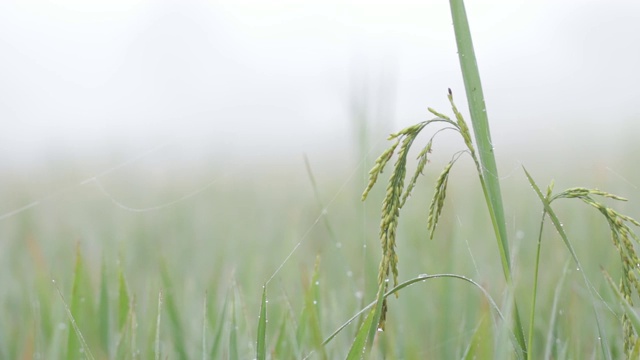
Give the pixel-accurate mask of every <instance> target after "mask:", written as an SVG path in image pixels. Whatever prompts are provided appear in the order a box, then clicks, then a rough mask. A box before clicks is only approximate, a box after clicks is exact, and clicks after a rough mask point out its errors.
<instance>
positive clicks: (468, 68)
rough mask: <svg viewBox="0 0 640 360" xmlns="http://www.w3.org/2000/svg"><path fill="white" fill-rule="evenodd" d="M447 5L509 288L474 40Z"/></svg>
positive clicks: (458, 10) (457, 0)
mask: <svg viewBox="0 0 640 360" xmlns="http://www.w3.org/2000/svg"><path fill="white" fill-rule="evenodd" d="M450 5H451V16H452V19H453V28H454V32H455V37H456V44H457V47H458V58H459V60H460V69H461V71H462V77H463V80H464V87H465V90H466V94H467V102H468V104H469V112H470V114H471V123H472V125H473V132H474V134H475V139H476V144H477V147H478V153H479V156H480V164H481V174H480V182H481V183H482V190H483V192H484V196H485V200H486V202H487V206H488V209H489V214H490V216H491V222H492V223H493V228H494V232H495V235H496V240H497V242H498V249H499V251H500V259H501V261H502V270H503V273H504V277H505V279H506V280H507V283H509V286H511V285H512V284H511V283H512V279H511V277H512V276H511V261H510V260H509V256H510V253H509V241H508V239H507V227H506V224H507V222H506V220H505V214H504V205H503V203H502V193H501V191H500V179H499V177H498V167H497V165H496V159H495V156H494V153H493V143H492V141H491V132H490V130H489V120H488V116H487V108H486V105H485V101H484V94H483V91H482V83H481V81H480V72H479V71H478V64H477V61H476V56H475V51H474V48H473V41H472V39H471V30H470V29H469V21H468V20H467V14H466V10H465V7H464V2H463V1H462V0H451V1H450ZM514 301H515V299H514ZM514 312H515V314H514V320H515V327H516V337H517V339H518V343H519V344H520V347H521V348H522V350H523V351H524V353H525V354H526V352H527V345H526V342H525V338H524V332H523V328H522V321H521V320H520V314H519V310H518V304H517V303H515V304H514Z"/></svg>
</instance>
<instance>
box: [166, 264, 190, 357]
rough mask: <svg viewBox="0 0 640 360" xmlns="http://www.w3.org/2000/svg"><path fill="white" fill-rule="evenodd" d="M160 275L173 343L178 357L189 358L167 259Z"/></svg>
mask: <svg viewBox="0 0 640 360" xmlns="http://www.w3.org/2000/svg"><path fill="white" fill-rule="evenodd" d="M160 277H161V278H162V284H163V285H164V287H165V296H164V300H165V303H166V305H167V306H166V309H167V315H168V316H169V324H170V325H171V326H170V328H171V335H172V336H171V337H172V338H173V345H174V347H175V350H176V352H177V353H178V358H179V359H181V360H186V359H189V356H188V355H187V348H186V345H185V340H184V330H183V328H182V321H181V319H180V312H179V311H178V307H177V305H176V301H175V297H174V296H175V292H176V289H175V288H174V287H173V284H172V282H171V278H170V275H169V271H168V270H167V265H166V263H165V261H162V262H161V263H160Z"/></svg>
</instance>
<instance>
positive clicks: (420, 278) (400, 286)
mask: <svg viewBox="0 0 640 360" xmlns="http://www.w3.org/2000/svg"><path fill="white" fill-rule="evenodd" d="M439 278H449V279H458V280H462V281H465V282H467V283H470V284H471V285H473V286H475V287H476V288H478V289H479V290H480V291H481V292H482V294H483V295H484V297H485V298H486V299H487V301H488V303H489V305H490V306H491V309H493V311H494V312H495V313H496V314H497V315H498V317H499V318H500V320H502V321H505V317H504V315H503V314H502V312H501V311H500V308H499V307H498V305H497V304H496V302H495V300H493V298H492V297H491V294H489V292H488V291H487V290H486V289H485V288H484V287H482V285H480V284H478V283H477V282H475V281H474V280H473V279H470V278H468V277H466V276H463V275H458V274H434V275H420V276H418V277H415V278H413V279H410V280H407V281H405V282H402V283H400V284H398V286H396V287H394V288H393V289H391V290H389V291H387V292H386V293H384V294H381V295H380V294H379V296H378V298H377V299H376V301H374V302H372V303H370V304H369V305H367V306H365V307H364V308H363V309H361V310H360V311H359V312H358V313H356V314H355V315H353V316H352V317H351V318H350V319H349V320H347V321H346V322H345V323H344V324H342V325H341V326H340V327H339V328H338V329H337V330H336V331H334V332H333V333H331V335H329V337H327V338H326V339H325V340H324V342H323V345H326V344H328V343H329V342H331V340H333V339H334V338H335V337H336V336H337V335H338V334H339V333H340V332H341V331H342V330H344V329H345V328H346V327H347V326H348V325H349V324H351V323H352V322H353V321H354V320H356V319H357V318H358V317H360V316H361V315H362V314H364V313H365V312H367V311H369V310H371V308H373V307H374V306H376V309H374V310H373V311H370V313H369V316H367V319H366V320H365V321H364V323H363V325H362V327H361V328H360V330H359V331H358V334H357V335H358V336H360V335H361V333H362V332H363V328H365V325H367V326H370V325H371V324H377V323H378V322H373V320H376V319H375V318H373V317H371V318H370V316H371V315H372V314H375V312H376V310H378V311H381V308H382V299H384V298H387V297H389V296H391V295H392V294H395V293H397V292H399V291H400V290H402V289H404V288H406V287H407V286H410V285H413V284H416V283H425V280H429V279H439ZM378 316H379V315H378ZM376 330H377V329H375V330H374V334H375V331H376ZM510 338H511V341H512V344H513V346H514V349H515V350H516V353H517V354H520V353H519V352H518V348H519V344H518V342H517V340H516V337H515V334H513V333H510ZM354 344H355V341H354ZM362 346H364V345H362ZM351 347H352V350H353V348H354V346H353V345H352V346H351ZM361 350H362V349H361ZM350 353H351V351H350ZM354 354H358V353H357V352H354ZM360 354H362V353H360ZM354 359H359V357H355V358H354Z"/></svg>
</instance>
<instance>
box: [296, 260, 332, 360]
mask: <svg viewBox="0 0 640 360" xmlns="http://www.w3.org/2000/svg"><path fill="white" fill-rule="evenodd" d="M320 319H321V316H320V258H319V257H317V258H316V263H315V266H314V271H313V275H312V276H311V282H310V283H309V284H308V286H307V289H306V293H305V298H304V308H303V310H302V314H301V315H300V322H299V324H298V331H297V336H296V338H297V342H298V344H303V343H304V342H305V340H307V339H308V340H309V341H310V342H311V346H312V347H313V350H314V351H319V352H320V357H321V358H322V359H326V358H327V354H326V353H325V351H324V349H323V346H322V326H321V324H320Z"/></svg>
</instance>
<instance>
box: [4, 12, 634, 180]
mask: <svg viewBox="0 0 640 360" xmlns="http://www.w3.org/2000/svg"><path fill="white" fill-rule="evenodd" d="M467 11H468V15H469V18H470V22H471V29H472V33H473V36H474V41H475V47H476V51H477V56H478V62H479V67H480V71H481V75H482V79H483V82H484V87H485V95H486V99H487V106H488V111H489V117H490V121H491V125H492V130H493V137H494V139H493V140H494V143H495V146H496V148H497V150H498V151H500V150H504V152H507V151H508V152H510V153H518V154H519V156H525V155H526V154H528V153H532V152H538V151H541V150H543V149H542V148H549V147H550V148H554V149H553V150H554V151H556V150H557V149H573V150H575V149H576V147H577V148H579V149H580V150H579V151H578V152H580V153H585V154H586V155H587V156H590V155H592V156H593V155H596V154H597V153H599V152H601V151H603V150H606V149H609V148H610V146H611V145H612V144H615V145H621V144H624V143H625V142H632V141H633V140H632V137H633V136H634V134H635V133H637V129H638V127H637V126H636V125H635V123H637V119H638V117H640V110H639V108H638V106H637V99H638V95H639V94H640V91H639V90H638V86H637V84H638V83H639V82H640V72H639V71H637V64H638V63H640V47H638V46H637V45H636V44H638V43H640V4H638V3H635V2H631V1H613V2H596V1H587V2H578V1H566V2H552V1H536V2H521V1H518V2H484V1H483V2H469V4H467ZM450 18H451V16H450V13H449V8H448V4H447V3H446V2H432V1H399V2H384V1H335V2H334V1H270V2H262V1H130V0H127V1H123V0H116V1H108V2H107V1H92V2H86V1H72V0H63V1H56V2H50V1H37V0H32V1H27V2H25V1H3V2H2V3H1V4H0V47H1V48H2V56H0V79H2V80H1V81H0V98H1V99H2V100H1V101H0V118H1V119H2V121H3V126H2V131H1V132H0V167H1V168H2V170H3V171H6V170H7V169H15V168H23V167H30V166H33V165H37V164H42V163H47V162H51V161H53V160H56V161H58V160H60V159H64V160H67V161H80V160H82V161H87V160H88V161H95V160H96V158H104V157H110V158H111V159H112V160H113V157H114V156H115V157H116V158H117V159H118V160H126V159H130V158H132V157H136V156H139V155H141V154H144V153H146V152H148V151H150V150H152V151H153V149H157V148H158V147H160V148H164V149H165V150H167V151H166V152H165V153H168V154H169V155H170V156H171V157H173V158H174V160H175V159H179V162H183V161H194V160H196V161H200V160H202V159H210V158H229V157H234V158H235V157H238V158H242V159H251V158H256V157H258V158H262V157H265V156H266V157H267V158H271V159H280V160H282V159H283V157H284V158H287V159H288V160H291V161H295V162H298V163H301V159H302V154H303V153H307V154H318V156H319V154H325V155H336V154H344V152H345V151H350V150H353V145H354V144H355V142H354V139H356V138H358V137H362V135H363V134H366V133H367V132H371V133H370V134H369V135H373V133H375V135H374V136H369V137H373V138H375V140H376V141H378V140H382V139H383V138H384V134H385V133H387V132H390V131H393V130H397V129H399V128H401V127H403V126H406V125H408V124H412V123H415V122H417V121H421V120H425V119H427V118H429V116H430V115H429V114H428V113H427V111H426V109H427V107H428V106H430V107H433V108H436V109H439V111H448V110H449V108H448V104H447V101H446V90H447V88H452V90H453V92H454V95H455V98H456V99H457V102H458V104H459V105H460V108H461V109H463V110H466V106H465V98H464V88H463V85H462V79H461V75H460V71H459V65H458V62H457V55H456V48H455V41H454V35H453V29H452V25H451V19H450ZM465 112H466V111H465ZM358 118H359V119H360V120H357V119H358ZM354 119H355V120H354ZM363 119H364V120H363ZM362 126H365V127H366V128H367V130H366V131H365V132H364V133H363V131H362V130H363V128H362ZM541 142H544V144H543V145H542V144H541ZM568 144H569V145H568ZM456 146H457V145H456ZM167 147H168V148H167ZM165 155H166V154H163V155H162V156H165Z"/></svg>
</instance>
